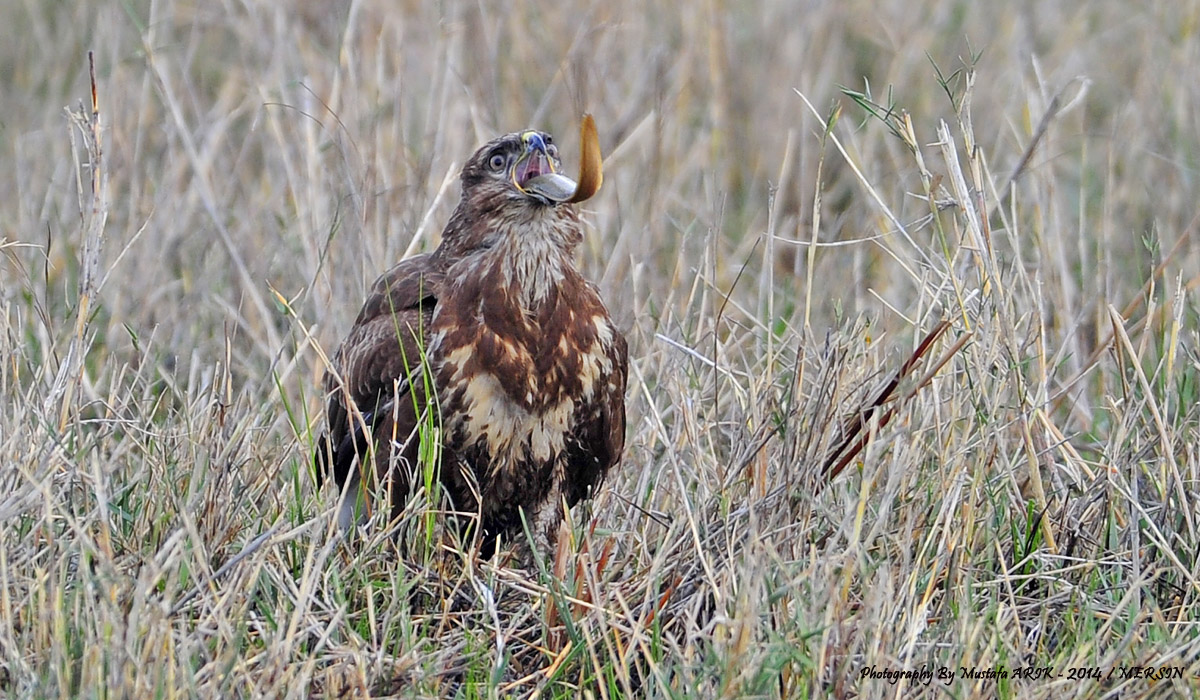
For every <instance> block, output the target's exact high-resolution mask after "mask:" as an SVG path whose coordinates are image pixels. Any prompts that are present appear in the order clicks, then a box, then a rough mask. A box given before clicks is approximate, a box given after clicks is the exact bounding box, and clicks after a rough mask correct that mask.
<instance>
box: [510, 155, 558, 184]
mask: <svg viewBox="0 0 1200 700" xmlns="http://www.w3.org/2000/svg"><path fill="white" fill-rule="evenodd" d="M552 172H554V168H553V166H551V165H550V160H549V159H548V158H546V154H544V153H538V152H536V151H535V152H534V153H531V154H529V157H528V158H526V159H525V160H523V161H521V162H520V163H519V164H517V173H516V175H517V184H518V185H520V186H521V187H525V185H526V183H528V182H529V181H530V180H532V179H533V178H535V177H538V176H539V175H545V174H547V173H552Z"/></svg>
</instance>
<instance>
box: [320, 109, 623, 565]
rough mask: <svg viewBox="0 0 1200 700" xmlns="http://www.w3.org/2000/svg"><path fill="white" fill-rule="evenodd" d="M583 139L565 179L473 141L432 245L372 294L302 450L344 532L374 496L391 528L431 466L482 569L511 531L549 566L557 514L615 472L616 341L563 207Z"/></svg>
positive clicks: (595, 171)
mask: <svg viewBox="0 0 1200 700" xmlns="http://www.w3.org/2000/svg"><path fill="white" fill-rule="evenodd" d="M581 133H582V139H581V141H582V143H583V155H582V158H581V168H580V176H579V178H578V183H576V182H575V181H572V180H571V179H570V178H569V177H566V176H565V175H563V174H562V172H561V169H562V163H561V161H560V159H559V154H558V149H557V147H556V146H555V145H554V142H553V139H552V138H551V136H550V135H549V134H547V133H544V132H541V131H536V130H527V131H521V132H516V133H511V134H507V135H504V136H501V137H499V138H496V139H493V140H492V141H490V142H488V143H487V144H485V145H484V146H483V147H482V148H480V149H479V150H478V151H477V152H476V153H475V154H474V155H473V156H471V158H470V160H468V161H467V163H466V165H465V166H464V167H463V169H462V174H461V176H460V180H461V184H462V197H461V199H460V201H459V203H458V207H457V208H456V209H455V211H454V213H453V215H452V216H451V217H450V220H449V223H447V225H446V228H445V230H444V231H443V233H442V241H441V244H440V245H439V246H438V247H437V249H435V250H434V251H433V252H432V253H428V254H423V255H417V256H414V257H410V258H408V259H405V260H402V261H400V262H399V263H397V264H396V265H395V266H393V267H392V268H391V269H390V270H388V271H387V272H385V273H384V274H383V275H382V276H381V277H380V278H379V279H378V280H376V282H375V284H374V285H373V287H372V289H371V292H370V294H369V295H368V297H367V300H366V302H365V303H364V305H363V307H362V310H361V311H360V312H359V314H358V318H357V319H356V320H355V322H354V325H353V327H352V328H351V329H350V332H349V334H348V335H347V336H346V338H345V340H343V341H342V344H341V346H340V347H339V348H338V350H337V352H336V354H335V355H334V356H333V358H332V360H331V362H330V365H329V367H328V368H327V371H326V373H325V378H324V390H325V392H326V398H327V405H326V415H327V421H328V425H327V431H326V432H325V434H324V435H322V436H321V438H320V439H319V441H318V444H317V450H316V454H315V455H314V466H315V467H316V473H317V474H318V478H321V476H323V475H328V474H332V475H333V477H334V479H335V480H336V481H337V484H338V486H339V487H341V488H342V489H343V490H344V491H345V495H344V501H343V505H342V508H341V510H340V512H339V516H338V518H339V522H340V523H341V525H342V527H343V528H344V529H346V528H350V527H352V526H353V524H354V523H355V522H357V521H359V520H360V519H361V518H362V517H363V514H364V512H367V511H370V510H371V509H372V504H375V503H379V502H380V499H381V498H382V497H384V496H385V495H387V496H390V501H391V504H392V515H393V517H394V516H396V515H398V514H399V513H400V512H401V511H402V510H403V507H404V505H405V502H406V500H407V498H408V497H409V495H410V488H411V487H412V486H413V485H414V484H418V483H420V481H419V480H418V470H419V469H423V468H426V466H428V465H427V464H422V462H426V463H428V462H433V464H432V466H433V467H434V468H435V469H436V472H435V473H436V474H438V477H437V478H438V479H439V480H440V483H441V485H442V487H443V489H444V491H445V493H446V494H447V495H448V497H449V499H450V501H451V504H452V506H453V508H454V510H456V511H458V512H459V513H464V514H473V515H474V518H470V520H471V521H473V522H475V523H476V525H475V526H474V527H475V531H476V532H478V533H479V534H480V535H481V542H482V547H483V551H484V552H485V556H490V552H492V551H494V548H495V546H496V544H497V539H498V538H503V539H504V541H507V542H515V543H516V544H517V545H518V548H520V547H521V545H522V543H523V542H525V536H524V528H525V527H528V528H529V532H530V533H531V535H532V537H533V543H532V544H533V546H534V549H535V550H539V551H541V552H542V553H549V552H550V551H552V548H553V546H554V544H555V539H556V536H557V531H558V527H559V525H560V523H561V521H562V518H563V508H564V504H565V505H566V506H571V505H574V504H575V503H577V502H578V501H580V500H581V499H583V498H586V497H588V496H589V495H590V494H591V493H592V491H593V489H594V488H596V486H597V484H598V483H599V482H600V480H601V478H602V477H603V476H604V475H605V473H606V472H608V471H609V470H611V469H612V468H613V467H614V465H616V464H617V463H618V462H619V460H620V458H621V452H622V450H623V448H624V444H625V385H626V374H627V371H628V355H627V349H626V342H625V338H624V337H623V336H622V335H621V333H620V332H619V331H618V330H617V328H616V327H615V326H614V324H613V321H612V319H611V318H610V317H609V314H608V310H607V309H606V308H605V305H604V302H603V301H602V300H601V298H600V294H599V292H598V290H597V288H596V286H595V285H594V284H592V283H591V282H589V281H588V280H586V279H585V278H584V277H583V276H582V275H581V274H580V272H579V270H578V269H576V267H575V262H574V252H575V248H576V246H578V244H579V243H580V242H581V240H582V238H583V227H582V225H581V223H580V220H579V215H578V213H577V211H576V208H575V206H574V204H575V203H576V202H581V201H583V200H586V199H588V198H589V197H591V196H592V195H594V194H595V192H596V191H597V190H598V189H599V187H600V182H601V179H602V175H601V168H600V150H599V146H598V140H597V138H596V129H595V125H594V123H593V122H592V120H591V117H590V116H585V118H584V122H583V128H582V129H581ZM422 424H424V425H426V426H429V425H434V426H440V430H428V429H426V430H424V431H422V430H420V429H419V426H421V425H422ZM422 432H424V433H425V438H424V439H425V441H426V444H425V446H424V448H422V445H421V441H422V437H421V435H422ZM435 436H436V437H435ZM431 441H433V442H436V443H437V444H435V445H432V446H431V445H429V444H428V443H429V442H431ZM431 447H432V449H430V448H431ZM419 455H422V456H423V457H422V459H418V456H419ZM430 455H432V457H430ZM525 551H528V550H525Z"/></svg>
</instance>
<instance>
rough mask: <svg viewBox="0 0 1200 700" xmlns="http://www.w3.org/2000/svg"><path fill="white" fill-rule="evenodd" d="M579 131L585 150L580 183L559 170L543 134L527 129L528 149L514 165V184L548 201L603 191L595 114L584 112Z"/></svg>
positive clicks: (569, 199)
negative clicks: (601, 189)
mask: <svg viewBox="0 0 1200 700" xmlns="http://www.w3.org/2000/svg"><path fill="white" fill-rule="evenodd" d="M579 134H580V145H581V146H582V148H583V153H582V157H581V160H580V163H579V182H578V183H576V182H575V181H574V180H572V179H571V178H569V177H567V176H565V175H563V174H561V173H559V172H558V171H557V169H556V168H555V166H554V159H553V158H551V157H550V154H549V152H548V150H547V148H546V142H545V141H544V140H543V139H542V136H541V134H539V133H538V132H536V131H526V132H525V133H524V134H522V135H521V140H522V141H524V142H525V152H524V153H523V154H522V155H521V157H520V158H518V159H517V162H516V164H514V165H513V169H512V181H513V185H515V186H516V188H517V189H518V190H520V191H521V192H524V193H525V194H528V195H530V196H531V197H537V198H538V199H541V200H543V201H545V202H546V203H547V204H551V203H552V204H559V203H562V202H582V201H584V200H587V199H591V198H592V196H593V195H595V194H596V192H598V191H600V184H601V182H603V180H604V174H603V171H602V167H601V156H600V139H599V137H598V136H597V135H596V123H595V122H594V121H593V120H592V115H590V114H585V115H584V116H583V124H582V125H581V126H580V129H579Z"/></svg>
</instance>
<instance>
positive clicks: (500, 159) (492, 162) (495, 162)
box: [488, 153, 508, 172]
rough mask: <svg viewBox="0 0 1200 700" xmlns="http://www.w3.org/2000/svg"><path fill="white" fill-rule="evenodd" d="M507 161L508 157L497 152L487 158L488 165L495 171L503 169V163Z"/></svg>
mask: <svg viewBox="0 0 1200 700" xmlns="http://www.w3.org/2000/svg"><path fill="white" fill-rule="evenodd" d="M506 163H508V159H507V158H505V157H504V155H503V154H500V153H497V154H495V155H494V156H492V157H491V158H489V159H488V167H489V168H491V169H492V170H495V171H496V172H500V171H501V170H504V165H505V164H506Z"/></svg>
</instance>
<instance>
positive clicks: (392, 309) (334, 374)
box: [313, 255, 442, 497]
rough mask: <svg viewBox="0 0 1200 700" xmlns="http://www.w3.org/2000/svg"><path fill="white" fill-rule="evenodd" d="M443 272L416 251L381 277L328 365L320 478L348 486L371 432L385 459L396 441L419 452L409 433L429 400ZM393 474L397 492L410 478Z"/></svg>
mask: <svg viewBox="0 0 1200 700" xmlns="http://www.w3.org/2000/svg"><path fill="white" fill-rule="evenodd" d="M441 280H442V275H441V272H440V270H439V269H438V268H437V266H436V265H435V264H434V263H433V259H432V258H431V256H429V255H418V256H415V257H412V258H408V259H406V260H403V261H401V262H400V263H398V264H397V265H395V266H394V267H392V269H390V270H388V271H387V272H386V273H384V274H383V276H381V277H380V278H379V279H378V280H376V281H375V284H374V285H373V287H372V289H371V293H370V294H369V295H368V296H367V300H366V302H365V303H364V304H363V308H362V310H361V311H360V312H359V314H358V318H357V319H356V320H355V322H354V326H353V327H352V328H351V329H350V333H349V334H348V335H347V336H346V339H345V340H344V341H342V345H341V346H340V347H339V348H338V350H337V353H336V354H335V355H334V357H333V361H332V363H331V367H330V368H329V369H328V370H327V371H326V373H325V379H324V389H325V393H326V399H327V405H326V419H327V421H328V432H327V433H326V434H325V435H323V436H322V437H321V438H320V440H319V441H318V444H317V451H316V454H315V455H314V458H313V459H314V466H315V467H316V472H317V476H318V478H322V477H323V476H325V475H327V474H330V473H332V474H333V477H334V479H335V480H336V481H337V484H338V486H339V487H343V486H345V484H346V481H347V479H348V478H349V476H350V469H351V468H352V467H353V465H354V464H355V461H356V460H355V458H356V457H358V456H360V455H366V454H367V453H368V451H369V450H370V449H371V443H372V440H374V441H375V443H376V444H375V448H376V460H375V461H376V464H377V465H379V466H381V467H382V466H385V465H387V464H388V463H389V459H387V458H388V457H389V456H390V454H391V447H392V445H393V444H397V443H399V444H408V443H412V448H411V449H406V450H404V452H405V455H406V456H409V457H410V460H411V457H412V456H413V455H415V454H416V445H415V443H416V441H415V440H409V439H408V438H409V436H410V435H411V434H412V433H413V432H414V431H415V428H416V425H417V423H418V420H419V414H420V413H421V412H422V410H423V408H424V400H423V396H424V392H423V391H421V390H420V387H421V386H422V384H423V381H424V378H423V376H422V372H423V367H424V365H423V358H424V357H425V348H426V345H427V343H428V340H429V326H430V321H431V319H432V316H433V308H434V305H435V304H436V303H437V293H438V290H439V288H440V285H441ZM414 384H415V385H416V386H417V388H418V390H417V391H415V392H414V391H413V390H412V389H413V386H414ZM379 476H380V477H381V478H382V476H383V475H379ZM391 481H392V482H393V489H392V492H393V494H394V495H397V496H400V497H402V494H403V492H404V491H406V490H407V480H405V479H400V480H397V479H394V478H393V479H391Z"/></svg>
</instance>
